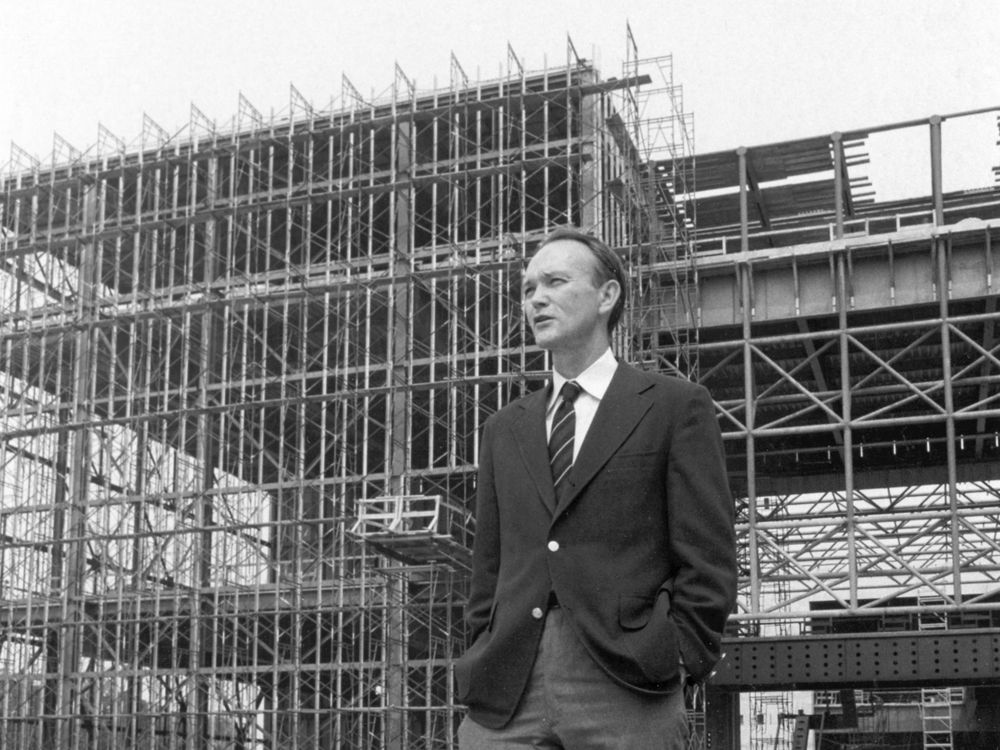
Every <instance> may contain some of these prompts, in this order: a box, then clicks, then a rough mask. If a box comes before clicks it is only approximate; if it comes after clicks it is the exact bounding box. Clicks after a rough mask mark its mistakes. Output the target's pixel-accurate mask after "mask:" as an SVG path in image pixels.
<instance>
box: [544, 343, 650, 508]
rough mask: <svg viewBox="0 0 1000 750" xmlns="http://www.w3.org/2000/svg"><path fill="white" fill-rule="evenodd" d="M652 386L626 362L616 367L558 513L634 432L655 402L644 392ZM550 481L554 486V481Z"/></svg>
mask: <svg viewBox="0 0 1000 750" xmlns="http://www.w3.org/2000/svg"><path fill="white" fill-rule="evenodd" d="M649 387H650V382H649V381H648V380H647V379H646V378H644V377H642V373H641V372H640V371H638V370H635V369H633V368H632V367H630V366H628V365H626V364H624V363H622V364H620V365H619V366H618V369H617V370H615V375H614V377H613V378H612V380H611V384H610V385H609V386H608V390H607V392H606V393H605V394H604V398H602V399H601V403H600V405H599V406H598V407H597V413H596V414H594V421H593V422H591V423H590V429H588V430H587V436H586V437H585V438H584V440H583V445H581V446H580V452H579V454H578V455H577V458H576V461H575V462H574V463H573V469H572V470H571V472H570V476H569V480H570V481H571V482H572V487H573V489H572V491H571V492H569V493H567V494H566V496H565V497H564V499H563V502H562V503H561V504H560V505H559V507H557V508H556V510H555V512H556V515H559V514H560V513H562V512H563V511H564V510H565V509H566V508H567V507H568V506H569V505H570V504H571V503H572V502H573V501H575V500H576V498H577V497H578V496H579V495H580V492H582V491H583V489H584V488H585V487H586V486H587V485H588V484H589V483H590V481H591V480H592V479H593V478H594V476H595V475H596V474H597V472H599V471H600V470H601V469H602V468H603V467H604V464H606V463H607V462H608V459H610V458H611V457H612V456H613V455H614V454H615V452H616V451H617V450H618V449H619V448H620V447H621V445H622V443H624V442H625V439H626V438H627V437H628V436H629V435H630V434H632V431H633V430H634V429H635V427H636V425H637V424H639V421H640V420H641V419H642V417H643V415H645V413H646V412H647V411H649V408H650V407H651V406H652V401H650V400H649V399H648V398H643V397H642V396H641V395H640V393H641V392H642V391H644V390H646V389H647V388H649ZM543 438H544V432H543ZM546 468H547V466H546ZM549 484H550V485H551V480H550V482H549ZM551 491H552V490H551V489H550V492H551Z"/></svg>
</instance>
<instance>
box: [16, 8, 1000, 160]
mask: <svg viewBox="0 0 1000 750" xmlns="http://www.w3.org/2000/svg"><path fill="white" fill-rule="evenodd" d="M626 20H628V21H629V22H630V23H631V25H632V29H633V31H634V35H635V37H636V41H637V43H638V46H639V53H640V56H643V57H654V56H660V55H667V54H672V55H673V60H674V79H675V82H676V83H679V84H681V85H682V86H683V87H684V105H685V110H686V111H688V112H693V113H694V118H695V131H696V138H695V140H696V150H697V151H698V152H700V153H706V152H709V151H714V150H719V149H725V148H731V147H735V146H738V145H748V146H753V145H758V144H761V143H770V142H774V141H781V140H786V139H789V138H796V137H800V136H811V135H819V134H823V133H829V132H832V131H834V130H850V129H854V128H858V127H866V126H871V125H880V124H886V123H894V122H898V121H902V120H909V119H915V118H923V117H926V116H928V115H931V114H936V113H938V114H948V113H953V112H959V111H965V110H971V109H979V108H983V107H990V106H994V105H1000V57H998V55H997V39H1000V3H997V2H995V0H935V1H933V2H932V1H930V0H717V1H713V0H701V2H699V1H698V0H619V1H618V2H592V3H585V2H582V1H581V0H573V2H569V1H568V0H490V1H489V2H486V1H484V0H464V1H460V0H381V1H380V0H355V1H354V2H344V1H342V0H158V1H151V0H27V1H24V2H22V1H21V0H4V2H3V8H2V10H0V166H2V165H3V164H5V163H6V162H7V160H8V157H9V156H10V143H11V141H13V142H15V143H17V144H18V146H20V147H21V148H23V149H25V150H26V151H28V152H29V153H31V154H33V155H35V156H37V157H39V158H40V159H41V160H42V161H43V162H47V161H48V160H49V157H50V155H51V152H52V142H53V133H54V132H58V133H59V134H60V135H61V136H62V137H63V138H65V139H66V140H67V141H69V142H70V143H71V144H72V145H73V146H75V147H76V148H78V149H80V150H87V149H89V148H90V147H91V146H92V145H93V144H94V143H95V142H96V140H97V128H98V123H103V124H104V125H105V126H106V127H107V128H109V129H110V130H111V131H112V132H113V133H115V134H116V135H117V136H119V137H120V138H121V139H123V140H124V141H126V142H127V143H134V142H135V141H136V139H137V138H138V136H139V134H140V133H141V130H142V116H143V113H144V112H145V113H147V114H149V116H150V117H152V118H153V119H154V120H155V121H156V122H157V123H158V124H159V125H161V126H162V127H163V128H165V129H166V130H167V131H169V132H172V133H173V132H176V131H178V130H180V129H181V128H182V127H183V126H184V125H185V124H186V123H187V122H188V120H189V117H190V105H191V104H192V103H193V104H194V105H195V106H197V107H198V109H199V110H201V111H202V112H204V113H205V114H206V115H207V116H208V117H209V118H211V119H213V120H215V121H216V122H217V123H218V124H219V125H220V126H221V125H223V124H227V123H228V122H229V121H230V120H231V118H232V116H233V115H234V114H235V112H236V109H237V102H238V95H239V93H240V92H242V93H243V94H244V95H245V96H246V97H247V98H248V99H249V100H250V102H251V103H253V104H254V106H255V107H256V108H257V109H259V110H261V111H263V112H265V113H267V112H270V111H271V110H272V108H273V109H274V110H276V111H280V110H283V109H286V108H287V107H288V102H289V84H293V85H294V86H295V87H296V89H298V90H299V91H300V92H301V93H302V94H303V95H304V96H305V97H306V98H307V99H308V100H310V101H311V102H312V103H313V105H314V106H315V107H316V108H317V109H324V108H326V106H327V105H328V104H329V103H330V101H331V99H332V98H333V97H335V96H337V95H339V93H340V89H341V83H340V81H341V74H346V75H347V77H348V78H349V79H350V80H351V81H352V83H353V84H354V85H355V86H356V87H357V88H358V89H359V90H360V91H361V92H362V93H363V94H365V95H368V94H371V93H372V92H375V93H382V92H384V91H385V90H386V89H387V88H388V87H389V86H391V84H392V81H393V77H394V63H397V62H398V63H399V65H400V67H401V69H402V70H403V71H404V72H405V73H406V75H407V76H408V77H409V78H410V79H411V80H413V81H415V82H416V85H417V87H418V89H420V90H428V89H431V88H433V87H434V85H435V78H436V80H437V84H438V85H439V86H442V87H444V86H446V85H447V84H448V80H449V64H450V53H451V52H454V53H455V55H456V57H457V59H458V60H459V62H460V63H461V65H462V67H463V68H464V69H465V71H466V72H467V73H468V75H469V76H470V78H472V79H476V78H495V77H496V76H497V75H499V74H500V72H501V70H502V68H503V66H504V65H505V63H506V58H507V43H508V42H509V43H510V45H511V47H512V48H513V49H514V51H515V52H516V53H517V55H518V56H519V57H520V58H521V60H522V61H523V62H524V64H525V67H526V68H527V69H529V70H536V69H539V68H542V67H544V66H545V65H546V64H548V65H557V64H559V63H560V62H562V61H565V59H566V38H567V34H568V35H569V36H570V37H571V38H572V40H573V43H574V45H575V46H576V49H577V51H578V52H579V53H580V55H581V56H584V57H593V58H596V60H597V61H598V63H599V65H600V68H601V70H602V72H603V74H604V75H605V76H613V75H620V66H621V60H622V58H623V56H624V51H625V24H626ZM991 117H992V121H991V122H990V123H988V125H987V131H986V132H987V135H986V137H987V138H989V137H991V136H990V135H989V130H988V129H989V128H990V127H992V128H993V136H995V134H996V131H995V117H993V116H991ZM921 138H922V136H921ZM992 140H993V142H995V140H996V138H995V137H993V139H992ZM922 143H923V141H922V140H921V144H922ZM994 145H995V144H994ZM921 149H923V146H921ZM923 156H924V154H921V158H923ZM993 163H994V164H996V163H997V161H996V160H994V162H993ZM984 179H985V178H984Z"/></svg>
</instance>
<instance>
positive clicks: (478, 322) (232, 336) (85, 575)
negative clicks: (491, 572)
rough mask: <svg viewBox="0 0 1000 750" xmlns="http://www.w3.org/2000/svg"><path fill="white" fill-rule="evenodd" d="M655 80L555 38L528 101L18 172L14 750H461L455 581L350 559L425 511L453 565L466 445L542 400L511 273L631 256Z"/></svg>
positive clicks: (1, 640) (486, 87) (205, 135)
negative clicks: (550, 250)
mask: <svg viewBox="0 0 1000 750" xmlns="http://www.w3.org/2000/svg"><path fill="white" fill-rule="evenodd" d="M629 33H631V32H629ZM647 67H648V66H647V65H646V64H645V63H641V62H637V61H633V62H632V63H631V64H630V66H629V70H627V71H626V72H625V75H623V76H622V78H610V79H607V80H604V79H602V78H601V77H600V75H599V74H598V72H597V71H596V70H595V69H594V68H593V67H592V65H591V64H589V63H587V62H586V61H584V60H581V59H580V58H579V57H578V56H577V54H576V51H575V49H574V47H573V44H572V41H569V43H568V45H567V56H566V61H565V64H562V65H559V66H554V67H547V68H546V69H544V70H542V71H541V72H530V73H529V72H526V71H525V70H524V67H523V65H522V63H521V62H520V60H519V59H518V57H517V55H516V54H515V53H514V52H513V50H508V58H507V63H506V69H505V70H501V74H500V77H498V78H497V79H496V80H490V81H480V82H473V81H470V80H469V79H468V77H467V75H466V74H465V72H464V70H463V69H462V67H461V65H460V63H459V62H458V61H457V60H456V59H455V58H454V57H452V60H451V70H450V85H449V87H448V88H446V89H440V90H435V91H432V92H430V93H426V94H423V93H419V92H418V91H417V88H416V84H415V83H414V82H413V81H411V80H409V79H408V78H407V76H406V74H405V73H404V72H403V71H402V70H401V69H399V68H398V66H397V68H396V70H395V74H394V82H393V85H392V87H391V89H390V90H389V91H388V93H387V94H386V95H385V96H383V97H381V98H380V99H379V100H377V101H366V100H365V98H364V97H362V96H361V95H360V94H359V93H358V92H357V90H356V89H355V88H354V86H353V85H352V84H351V83H350V81H349V80H348V79H347V78H346V77H345V78H344V79H343V81H342V88H341V94H340V98H339V100H337V101H336V102H335V103H334V104H333V105H332V108H331V109H330V110H329V111H319V110H317V109H315V108H313V107H312V105H311V104H310V103H309V102H308V101H307V100H306V99H305V98H304V97H303V96H302V95H301V93H300V92H298V91H297V90H296V89H294V87H293V88H292V89H291V92H290V97H289V105H288V109H287V111H285V112H282V113H279V114H278V115H276V116H271V117H265V116H264V115H262V114H261V112H260V111H259V110H257V109H256V108H255V107H254V106H253V105H252V104H251V103H250V102H249V101H247V100H246V99H245V98H244V97H243V96H242V95H241V96H240V98H239V107H238V111H237V113H236V115H235V116H234V118H233V121H232V123H230V124H229V125H227V126H225V127H219V126H217V124H216V123H214V122H213V121H212V120H211V119H210V118H208V117H207V116H206V115H205V114H204V113H203V112H201V111H200V110H198V109H197V108H196V107H193V106H192V109H191V119H190V122H189V123H188V125H187V127H186V129H185V130H184V131H182V132H181V133H180V134H177V135H171V134H170V133H168V132H167V131H166V130H165V129H164V128H162V127H160V126H159V125H158V124H157V123H155V122H154V121H152V120H151V119H150V118H149V117H148V116H147V117H145V118H144V121H143V129H142V134H141V136H140V137H139V138H138V139H137V141H136V142H135V143H132V144H127V143H125V141H123V140H122V139H120V138H118V137H116V136H115V135H113V134H112V133H110V132H109V131H107V130H106V129H105V128H103V127H100V128H99V139H98V143H97V144H96V146H95V148H94V149H92V150H91V151H89V152H87V153H83V152H79V151H77V150H75V149H73V148H72V147H71V146H69V144H66V143H65V141H63V140H62V139H61V138H59V137H58V136H57V137H56V143H55V147H54V152H53V156H52V163H51V166H45V167H43V166H42V165H41V164H40V163H39V162H38V161H36V160H33V159H31V157H29V156H28V155H27V154H25V153H24V152H22V151H21V150H19V149H17V148H16V147H15V148H14V149H13V152H12V153H13V159H12V162H11V164H10V165H9V166H8V169H7V170H6V174H5V176H4V177H3V180H2V183H0V184H2V190H3V193H2V194H3V200H2V202H0V231H2V238H0V240H2V245H0V394H2V396H3V402H2V403H3V407H2V411H0V433H2V450H0V492H2V495H0V534H2V541H0V744H2V745H3V746H4V747H6V748H11V750H29V749H34V748H41V747H59V748H70V749H72V750H82V749H83V748H87V749H91V748H102V747H111V746H114V747H137V748H153V747H155V748H190V749H192V750H193V749H194V748H249V747H270V748H303V749H305V748H319V747H335V746H336V747H359V748H360V747H387V748H419V747H427V748H431V747H434V748H445V747H453V746H454V734H455V729H456V727H457V723H458V721H459V719H460V718H461V715H462V713H461V707H460V706H457V705H456V702H455V697H454V694H453V688H452V681H451V665H452V661H453V660H454V658H455V657H456V656H457V655H458V654H459V653H461V651H462V650H463V649H464V647H465V634H464V626H463V623H462V617H461V615H462V605H463V603H464V595H465V594H464V592H465V587H466V585H467V570H466V569H465V567H464V563H463V558H462V555H461V554H457V555H455V556H453V557H452V558H450V559H429V558H424V559H420V560H416V559H414V558H413V557H412V556H408V555H406V554H395V553H394V551H396V550H398V548H394V547H393V545H392V544H391V540H390V541H389V542H387V543H384V544H382V545H375V544H369V543H367V542H366V539H365V537H364V535H363V534H362V535H358V534H356V533H352V530H353V529H354V527H355V523H356V521H357V519H358V517H359V513H360V512H361V510H360V509H361V508H362V507H363V506H365V504H366V503H370V502H372V501H378V499H379V498H385V497H389V498H392V497H397V496H400V497H402V496H407V497H414V496H432V497H438V498H444V500H445V502H444V505H445V506H447V507H448V508H450V509H458V510H457V512H454V513H452V514H451V515H449V516H448V519H449V520H448V522H447V523H446V524H444V525H445V527H446V528H443V529H439V531H441V532H442V533H443V535H445V536H447V537H448V542H449V543H450V544H451V545H452V546H451V549H452V550H460V549H461V548H463V547H464V548H468V547H469V546H470V545H471V538H472V534H473V533H474V527H473V524H472V521H471V509H472V502H473V496H474V477H475V471H476V460H477V458H476V457H477V451H478V440H479V434H480V431H481V427H482V423H483V421H484V420H485V418H486V417H487V416H489V415H490V414H491V413H493V412H494V411H496V410H497V409H498V408H499V407H500V406H502V405H503V404H504V403H506V402H507V401H509V400H510V399H511V398H513V397H515V396H517V395H519V394H520V393H523V392H524V391H525V390H527V389H529V388H532V387H535V386H536V385H537V384H538V383H540V382H542V381H543V380H544V378H545V377H546V375H547V367H548V365H547V361H546V359H545V356H544V354H543V353H542V352H540V351H538V350H537V349H536V348H535V347H533V346H532V345H531V343H530V341H529V340H528V339H527V338H526V336H525V332H524V328H523V324H522V322H521V315H520V309H519V296H520V294H519V270H520V267H521V264H522V263H523V259H524V257H525V255H526V254H528V253H530V252H531V250H532V249H533V247H534V244H535V243H536V242H537V240H538V239H539V238H540V237H541V236H543V235H544V234H545V233H546V232H547V231H549V230H550V229H551V228H552V227H554V226H557V225H560V224H574V225H579V226H582V227H584V228H586V229H589V230H593V231H596V232H598V233H600V234H601V235H602V236H603V237H605V239H607V240H608V241H609V242H611V243H612V244H613V245H614V246H616V247H617V248H620V251H621V252H622V254H623V255H625V256H627V257H628V258H630V259H632V258H634V257H637V256H638V254H639V248H643V247H645V248H648V247H649V230H648V227H647V226H646V224H645V219H644V218H643V217H644V216H648V215H649V211H648V210H647V209H645V208H644V207H643V206H641V205H638V204H639V203H641V202H642V201H644V200H645V199H646V198H645V193H644V192H643V191H640V190H637V189H631V188H630V189H626V190H620V189H615V190H613V189H611V188H610V186H612V185H627V186H635V185H639V184H640V182H641V179H644V178H643V176H642V175H640V174H639V170H640V168H641V167H642V163H641V160H639V159H637V158H636V157H635V154H634V153H632V152H631V151H630V150H629V149H630V148H631V146H630V144H631V143H632V142H633V141H634V140H635V134H634V133H629V132H627V130H628V129H629V128H631V129H633V130H634V129H635V128H638V127H639V126H640V125H641V120H639V119H637V118H635V117H633V118H632V120H631V121H630V122H629V125H628V127H627V128H626V131H624V132H623V131H622V128H621V123H622V122H623V119H622V117H621V116H620V114H619V113H620V112H621V111H623V109H624V107H625V106H627V103H626V101H625V97H626V94H628V95H632V93H631V92H632V89H634V88H635V87H637V86H639V85H640V84H642V83H643V82H648V81H650V80H651V79H650V77H649V76H648V75H647V73H646V72H645V71H646V69H647ZM658 69H659V68H655V69H653V72H656V70H658ZM661 88H662V87H661ZM663 92H664V93H665V94H666V95H668V96H669V95H670V92H669V91H668V90H666V89H663ZM671 106H673V105H671ZM664 231H670V230H669V227H667V228H666V230H664ZM631 345H632V340H631V339H630V338H629V337H627V336H626V337H623V339H622V341H620V342H619V346H620V347H621V348H622V349H627V348H628V347H630V346H631Z"/></svg>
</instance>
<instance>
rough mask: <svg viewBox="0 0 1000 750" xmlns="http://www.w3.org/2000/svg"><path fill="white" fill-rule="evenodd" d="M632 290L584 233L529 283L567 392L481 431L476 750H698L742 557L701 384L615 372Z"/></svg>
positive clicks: (548, 247)
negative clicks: (690, 720) (693, 705)
mask: <svg viewBox="0 0 1000 750" xmlns="http://www.w3.org/2000/svg"><path fill="white" fill-rule="evenodd" d="M625 283H626V282H625V271H624V267H623V265H622V262H621V260H620V259H619V258H618V256H617V255H616V254H615V253H614V252H613V251H611V250H610V249H609V248H608V247H607V246H606V245H605V244H604V243H603V242H601V241H600V240H597V239H596V238H594V237H591V236H590V235H587V234H584V233H582V232H578V231H576V230H570V229H563V230H557V231H556V232H554V233H553V234H551V235H549V236H548V237H547V238H546V239H545V240H544V241H543V242H542V243H541V244H540V246H539V248H538V250H537V252H536V253H535V255H534V257H533V258H532V259H531V261H530V262H529V263H528V265H527V268H526V269H525V273H524V276H523V283H522V291H523V305H524V313H525V316H526V318H527V322H528V324H529V326H530V327H531V330H532V332H533V334H534V338H535V342H536V343H537V345H538V346H539V347H541V348H542V349H546V350H548V351H549V352H550V353H551V358H552V365H553V370H554V373H553V383H552V385H551V386H550V387H548V388H546V389H544V390H541V391H537V392H535V393H532V394H529V395H528V396H525V397H524V398H521V399H519V400H517V401H515V402H513V403H511V404H509V405H508V406H506V407H505V408H503V409H501V410H500V411H499V412H498V413H497V414H495V415H493V416H492V417H491V418H490V419H488V420H487V422H486V424H485V426H484V430H483V439H482V447H481V450H480V457H479V460H480V469H479V483H478V488H477V500H476V536H475V544H474V549H473V573H472V584H471V589H470V595H469V603H468V607H467V610H466V619H467V622H468V625H469V629H470V633H471V636H472V645H471V646H470V648H469V650H468V651H467V652H466V653H465V654H464V655H463V656H462V658H461V659H460V660H459V661H458V663H457V664H456V668H455V674H456V679H457V684H458V698H459V700H461V701H462V702H464V703H465V704H466V705H468V707H469V716H468V717H467V718H466V719H465V720H464V721H463V723H462V725H461V727H460V729H459V743H460V747H461V748H462V750H479V749H480V748H517V747H542V748H566V749H567V750H584V749H585V748H622V749H625V748H627V749H628V750H644V749H645V748H657V749H661V748H671V749H673V748H683V747H685V746H686V739H687V726H686V716H685V709H684V697H683V692H684V691H683V686H684V683H685V681H687V680H688V679H691V680H701V679H703V678H705V677H706V676H708V675H709V673H710V672H711V671H712V669H713V667H714V665H715V662H716V661H717V660H718V658H719V655H720V651H719V646H720V638H721V634H722V630H723V626H724V625H725V622H726V617H727V615H728V614H729V613H730V612H731V611H732V608H733V606H734V600H735V589H736V550H735V539H734V519H733V503H732V499H731V497H730V495H729V490H728V484H727V481H726V476H725V466H724V461H723V451H722V440H721V436H720V433H719V427H718V423H717V420H716V417H715V412H714V408H713V405H712V401H711V398H710V397H709V395H708V392H707V391H706V390H705V389H704V388H702V387H701V386H698V385H695V384H692V383H689V382H687V381H684V380H681V379H678V378H673V377H667V376H664V375H660V374H655V373H649V372H643V371H640V370H637V369H634V368H632V367H630V366H628V365H626V364H624V363H621V362H618V361H617V360H616V359H615V357H614V356H613V355H612V353H611V346H610V344H611V335H612V331H613V330H614V327H615V325H616V324H617V322H618V320H619V318H620V317H621V314H622V310H623V307H624V292H625ZM564 384H568V386H567V387H566V388H565V390H564V387H563V386H564ZM564 402H565V403H564Z"/></svg>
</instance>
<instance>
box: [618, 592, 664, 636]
mask: <svg viewBox="0 0 1000 750" xmlns="http://www.w3.org/2000/svg"><path fill="white" fill-rule="evenodd" d="M655 603H656V600H655V599H653V598H652V597H650V596H633V595H630V594H622V595H621V596H620V597H619V599H618V624H619V625H621V626H622V630H642V629H643V628H644V627H646V625H647V624H648V623H649V618H650V617H652V615H653V605H654V604H655Z"/></svg>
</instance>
